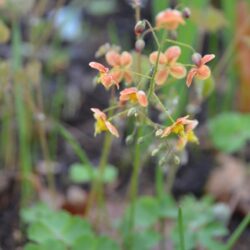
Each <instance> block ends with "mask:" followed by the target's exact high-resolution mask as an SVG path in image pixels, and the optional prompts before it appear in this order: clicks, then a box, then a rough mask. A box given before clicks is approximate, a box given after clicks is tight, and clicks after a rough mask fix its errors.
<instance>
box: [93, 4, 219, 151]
mask: <svg viewBox="0 0 250 250" xmlns="http://www.w3.org/2000/svg"><path fill="white" fill-rule="evenodd" d="M189 16H190V11H189V9H187V8H185V9H184V10H183V12H180V11H179V10H177V9H166V10H164V11H162V12H160V13H159V14H158V15H157V16H156V20H155V23H156V26H155V27H152V26H151V24H150V23H149V22H148V21H147V20H141V21H139V22H138V23H137V24H136V25H135V28H134V31H135V34H136V37H137V42H136V44H135V51H136V53H135V54H136V55H135V56H139V57H140V56H142V54H141V52H142V50H143V48H144V45H145V42H144V40H143V38H144V36H145V35H146V34H147V33H149V32H152V33H153V35H154V37H156V35H155V34H154V30H159V29H163V30H167V31H174V30H176V29H178V27H179V26H180V25H185V24H186V21H185V18H188V17H189ZM147 26H148V29H147ZM155 39H157V38H155ZM169 40H170V39H166V41H165V40H163V41H161V44H164V43H165V42H166V43H167V41H169ZM139 42H140V43H139ZM171 42H172V43H175V45H172V46H168V47H167V49H166V50H165V51H162V50H161V49H160V48H161V47H160V46H159V42H158V41H157V40H156V43H157V44H158V50H157V51H153V52H152V53H150V55H149V56H148V57H147V56H144V55H143V56H144V58H147V61H148V62H147V63H148V64H149V65H151V73H150V74H148V73H146V74H145V73H144V72H141V69H140V70H138V67H136V66H138V65H136V64H137V63H138V61H137V62H136V63H133V58H134V57H133V56H132V53H130V52H128V51H122V52H120V51H117V50H115V49H112V47H110V49H109V50H108V51H106V54H105V60H106V63H107V64H108V66H109V68H108V67H106V66H104V65H103V64H101V63H98V62H90V63H89V66H90V67H91V68H94V69H96V70H98V71H99V76H98V77H97V82H99V83H101V84H102V85H103V86H104V87H105V89H107V90H109V89H110V88H112V87H113V86H116V87H117V89H119V90H118V91H119V93H118V101H117V103H118V105H117V106H116V108H117V109H122V111H119V112H118V114H116V115H115V116H111V117H110V118H109V119H108V118H107V116H106V114H105V113H104V112H102V111H101V110H99V109H97V108H92V109H91V110H92V111H93V112H94V117H95V119H96V124H95V134H99V133H101V132H105V131H109V132H110V133H111V134H113V135H114V136H116V137H118V136H119V133H118V130H117V129H116V128H115V127H114V125H113V124H111V122H110V121H111V120H112V119H113V117H116V116H117V115H119V114H124V112H125V113H126V112H127V113H129V110H130V109H131V108H136V110H140V112H139V113H140V114H143V117H144V119H141V121H144V122H145V123H146V124H148V125H152V124H153V126H154V129H157V128H162V127H163V126H162V125H160V124H157V123H155V122H153V121H152V120H151V119H150V117H149V112H148V107H149V105H152V106H153V105H155V104H156V101H155V100H157V101H158V102H161V100H160V98H159V97H157V98H155V99H153V97H155V96H157V93H156V91H157V90H159V89H160V87H161V86H162V85H164V84H167V83H168V82H169V81H168V80H169V78H170V77H171V78H172V79H183V78H186V81H184V82H185V83H186V85H187V86H188V87H190V86H191V84H192V82H193V79H194V78H196V79H199V80H205V79H207V78H209V77H210V75H211V71H210V69H209V67H208V66H207V65H206V64H207V63H208V62H209V61H211V60H212V59H213V58H214V57H215V56H214V55H213V54H209V55H205V56H203V57H202V56H201V55H200V54H198V53H194V54H193V56H192V63H193V64H190V63H188V64H184V63H182V62H180V61H181V60H180V57H181V53H182V49H181V47H180V46H181V45H182V44H181V43H178V42H175V41H174V40H171ZM139 45H140V46H139ZM142 45H143V46H142ZM163 47H165V46H163ZM189 47H190V46H189ZM184 48H186V49H187V48H188V46H184ZM192 50H193V49H192ZM188 67H190V68H189V69H187V68H188ZM152 72H153V73H152ZM135 76H137V77H135ZM138 76H139V77H138ZM143 78H145V79H147V81H142V79H143ZM138 79H139V80H138ZM128 85H129V86H128ZM120 89H122V90H120ZM152 91H153V94H152ZM113 93H114V92H113ZM160 104H161V105H160V107H162V108H163V109H165V106H164V104H163V103H160ZM126 106H128V109H124V107H126ZM114 109H115V108H114ZM163 111H164V110H163ZM165 111H166V110H165ZM169 118H170V121H171V123H172V124H171V125H170V126H168V127H165V128H164V129H163V130H162V129H160V130H161V133H159V134H158V135H160V138H166V137H168V136H170V135H171V134H172V135H175V136H177V138H178V140H177V148H178V149H183V148H184V147H185V146H186V144H187V143H188V142H193V143H198V138H197V137H196V135H195V133H194V129H195V128H196V126H197V125H198V121H197V120H192V119H189V116H184V117H180V118H178V119H176V120H174V119H173V118H172V117H171V115H170V114H169Z"/></svg>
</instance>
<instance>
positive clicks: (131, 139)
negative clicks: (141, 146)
mask: <svg viewBox="0 0 250 250" xmlns="http://www.w3.org/2000/svg"><path fill="white" fill-rule="evenodd" d="M133 141H134V136H133V135H129V136H127V137H126V139H125V142H126V144H127V145H131V144H132V143H133Z"/></svg>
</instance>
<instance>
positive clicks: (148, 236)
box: [107, 230, 161, 250]
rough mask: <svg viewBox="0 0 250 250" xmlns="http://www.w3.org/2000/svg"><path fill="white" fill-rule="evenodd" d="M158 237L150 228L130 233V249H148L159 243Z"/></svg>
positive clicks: (159, 237)
mask: <svg viewBox="0 0 250 250" xmlns="http://www.w3.org/2000/svg"><path fill="white" fill-rule="evenodd" d="M160 239H161V236H160V234H159V233H157V232H155V231H152V230H149V231H144V232H138V233H136V234H133V235H132V238H131V240H132V247H131V250H139V249H143V250H150V249H152V248H153V247H155V246H156V245H157V244H158V243H159V241H160ZM107 250H108V249H107Z"/></svg>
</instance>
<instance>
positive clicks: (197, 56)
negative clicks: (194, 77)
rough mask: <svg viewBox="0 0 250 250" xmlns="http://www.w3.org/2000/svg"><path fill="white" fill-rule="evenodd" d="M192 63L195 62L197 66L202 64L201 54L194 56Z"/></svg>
mask: <svg viewBox="0 0 250 250" xmlns="http://www.w3.org/2000/svg"><path fill="white" fill-rule="evenodd" d="M192 61H193V63H194V64H195V65H197V66H198V65H199V64H200V62H201V54H199V53H194V54H193V55H192Z"/></svg>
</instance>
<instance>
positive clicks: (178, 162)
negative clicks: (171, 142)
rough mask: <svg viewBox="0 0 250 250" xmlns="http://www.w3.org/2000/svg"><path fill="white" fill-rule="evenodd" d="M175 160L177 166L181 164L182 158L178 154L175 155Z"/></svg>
mask: <svg viewBox="0 0 250 250" xmlns="http://www.w3.org/2000/svg"><path fill="white" fill-rule="evenodd" d="M173 160H174V164H175V165H177V166H178V165H180V163H181V160H180V158H179V157H178V156H177V155H175V156H174V159H173Z"/></svg>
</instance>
